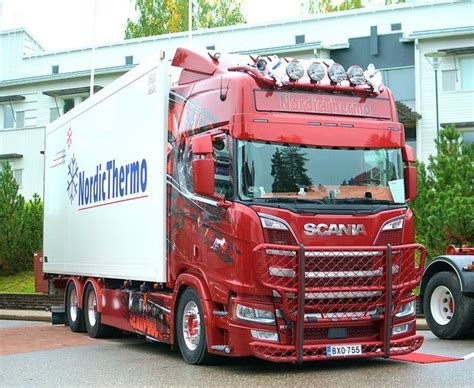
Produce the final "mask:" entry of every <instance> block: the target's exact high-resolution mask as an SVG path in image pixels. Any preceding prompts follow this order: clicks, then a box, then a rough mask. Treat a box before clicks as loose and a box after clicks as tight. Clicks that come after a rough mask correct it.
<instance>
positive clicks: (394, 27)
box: [390, 23, 402, 31]
mask: <svg viewBox="0 0 474 388" xmlns="http://www.w3.org/2000/svg"><path fill="white" fill-rule="evenodd" d="M390 28H391V29H392V31H401V30H402V23H392V24H391V25H390Z"/></svg>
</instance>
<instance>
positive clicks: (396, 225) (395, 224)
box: [382, 217, 404, 230]
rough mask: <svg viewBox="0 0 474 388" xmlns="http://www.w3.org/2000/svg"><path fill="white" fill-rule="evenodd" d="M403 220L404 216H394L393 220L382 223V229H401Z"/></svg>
mask: <svg viewBox="0 0 474 388" xmlns="http://www.w3.org/2000/svg"><path fill="white" fill-rule="evenodd" d="M403 220H404V218H403V217H401V218H396V219H395V220H391V221H388V222H386V223H385V224H384V225H383V227H382V230H396V229H401V228H403Z"/></svg>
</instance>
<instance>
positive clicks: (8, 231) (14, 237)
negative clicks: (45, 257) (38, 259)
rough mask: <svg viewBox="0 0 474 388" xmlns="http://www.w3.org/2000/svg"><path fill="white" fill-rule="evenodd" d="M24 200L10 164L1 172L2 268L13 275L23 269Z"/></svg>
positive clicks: (0, 255)
mask: <svg viewBox="0 0 474 388" xmlns="http://www.w3.org/2000/svg"><path fill="white" fill-rule="evenodd" d="M24 206H25V200H24V198H23V197H22V196H21V195H20V194H18V183H17V182H16V180H15V178H14V177H13V171H12V169H11V167H10V164H9V163H6V162H4V163H3V165H2V171H1V172H0V225H1V226H2V230H1V233H0V268H1V270H2V272H3V273H13V272H16V271H18V270H19V269H20V268H21V267H22V264H23V263H22V254H23V247H22V234H23V217H24Z"/></svg>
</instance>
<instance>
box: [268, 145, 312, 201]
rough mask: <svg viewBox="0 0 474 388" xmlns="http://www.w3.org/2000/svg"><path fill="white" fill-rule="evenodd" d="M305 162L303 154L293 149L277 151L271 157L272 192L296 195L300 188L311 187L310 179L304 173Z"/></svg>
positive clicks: (305, 170)
mask: <svg viewBox="0 0 474 388" xmlns="http://www.w3.org/2000/svg"><path fill="white" fill-rule="evenodd" d="M307 161H308V159H307V158H306V157H305V154H303V153H302V152H301V151H300V150H298V149H297V148H295V147H285V148H284V149H283V150H282V151H280V150H278V149H277V150H276V151H275V153H274V154H273V156H272V170H271V176H272V177H274V180H273V183H272V191H273V192H283V193H285V192H296V193H297V192H298V191H299V189H300V187H301V186H309V185H311V178H310V177H309V176H308V174H307V173H306V172H307V171H308V170H307V168H306V167H305V163H306V162H307Z"/></svg>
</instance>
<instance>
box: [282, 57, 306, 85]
mask: <svg viewBox="0 0 474 388" xmlns="http://www.w3.org/2000/svg"><path fill="white" fill-rule="evenodd" d="M286 74H287V75H288V78H289V79H291V80H292V81H298V80H299V79H300V78H301V77H303V74H304V67H303V65H302V64H301V63H300V62H298V61H291V62H290V63H288V65H287V66H286Z"/></svg>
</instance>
